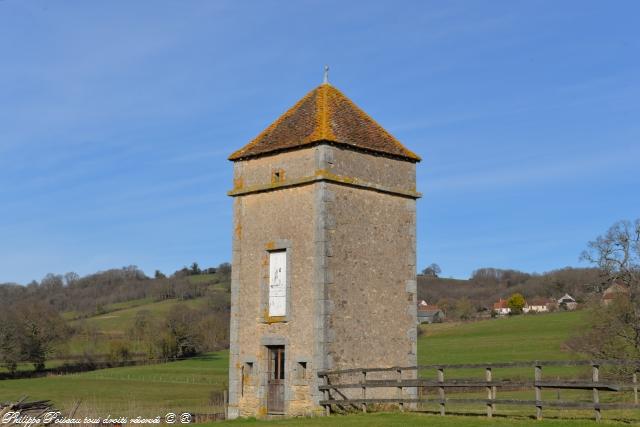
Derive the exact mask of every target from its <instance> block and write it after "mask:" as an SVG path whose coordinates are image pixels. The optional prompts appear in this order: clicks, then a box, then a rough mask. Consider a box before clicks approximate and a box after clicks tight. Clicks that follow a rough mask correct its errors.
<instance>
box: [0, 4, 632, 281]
mask: <svg viewBox="0 0 640 427" xmlns="http://www.w3.org/2000/svg"><path fill="white" fill-rule="evenodd" d="M638 16H640V3H638V2H635V1H628V2H624V1H616V2H602V1H574V2H572V1H562V2H557V1H526V2H520V1H439V2H435V1H419V2H398V1H393V2H392V1H387V2H375V1H366V2H364V1H363V2H341V1H335V2H334V1H330V0H324V1H302V2H300V1H289V2H285V1H254V2H239V1H204V0H203V1H196V0H189V1H185V0H172V1H158V0H154V1H150V0H149V1H135V2H132V1H109V2H87V1H81V0H78V1H64V0H60V1H55V2H54V1H46V0H4V1H0V282H9V281H15V282H19V283H27V282H28V281H30V280H32V279H36V280H39V279H41V278H42V277H43V276H44V275H45V274H46V273H48V272H56V273H64V272H67V271H76V272H78V273H80V274H88V273H91V272H94V271H97V270H103V269H107V268H111V267H121V266H124V265H131V264H134V265H138V266H139V267H141V268H142V269H144V270H145V271H146V272H147V273H149V274H152V273H153V271H154V270H155V269H160V270H162V271H164V272H172V271H174V270H176V269H178V268H181V267H182V266H184V265H187V264H190V263H191V262H193V261H198V262H199V263H200V264H201V265H203V266H210V265H217V264H218V263H220V262H223V261H227V260H230V258H231V256H230V248H231V233H230V230H231V199H230V198H229V197H227V196H226V194H225V193H226V191H227V190H228V189H229V188H230V187H231V163H230V162H228V161H227V160H226V158H227V155H228V154H230V153H231V152H232V151H234V150H235V149H237V148H239V147H241V146H242V145H244V144H245V143H247V142H248V141H249V140H251V139H252V138H253V137H254V136H255V135H257V134H258V133H259V132H260V131H261V130H262V129H263V128H264V127H266V126H267V125H268V124H269V123H270V122H271V121H272V120H274V119H275V118H277V117H278V116H279V115H280V114H281V113H282V112H283V111H284V110H286V109H287V108H288V107H289V106H291V105H292V104H293V103H295V102H296V101H297V100H298V99H299V98H300V97H302V96H303V95H304V94H305V93H307V92H308V91H309V90H310V89H312V88H313V87H314V86H316V85H317V84H319V83H320V81H321V79H322V67H323V65H324V64H325V63H327V64H329V65H330V66H331V75H330V80H331V82H332V84H334V85H335V86H336V87H338V88H340V89H341V90H342V91H343V92H344V93H345V94H346V95H347V96H349V97H350V98H351V99H353V100H354V101H355V102H356V103H357V104H358V105H359V106H360V107H362V108H363V109H364V110H365V111H367V112H368V113H369V114H371V115H372V116H373V117H374V118H376V119H377V120H378V122H380V123H381V124H382V125H383V126H384V127H385V128H387V129H388V130H389V131H390V132H391V133H393V134H394V135H395V136H396V137H398V138H399V139H400V140H401V141H402V142H403V143H405V145H407V147H409V148H410V149H412V150H414V151H415V152H417V153H419V154H420V155H421V156H422V157H423V159H424V160H423V162H421V163H419V165H418V186H419V189H420V190H421V191H422V192H423V194H424V197H423V198H422V199H421V200H420V201H419V202H418V212H419V213H418V265H419V267H420V268H422V267H424V266H425V265H426V264H428V263H431V262H437V263H438V264H440V266H441V268H442V270H443V275H444V276H452V277H459V278H464V277H467V276H468V275H469V274H470V273H471V272H472V271H473V270H474V269H476V268H479V267H487V266H492V267H502V268H516V269H521V270H525V271H537V272H542V271H547V270H550V269H555V268H561V267H564V266H568V265H573V266H580V265H581V264H580V263H579V261H578V256H579V254H580V252H581V250H582V249H583V248H584V247H585V243H586V242H587V241H588V240H590V239H592V238H594V237H595V236H596V235H598V234H600V233H602V232H603V231H605V230H606V228H607V227H608V226H609V225H611V224H612V223H613V222H614V221H616V220H619V219H623V218H628V219H633V218H637V217H640V213H639V212H640V197H638V184H640V172H638V159H639V158H640V143H639V137H640V121H639V120H638V119H639V118H640V101H639V100H640V26H639V25H637V17H638Z"/></svg>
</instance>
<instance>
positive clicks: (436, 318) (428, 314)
mask: <svg viewBox="0 0 640 427" xmlns="http://www.w3.org/2000/svg"><path fill="white" fill-rule="evenodd" d="M444 317H445V316H444V311H442V310H441V309H440V307H438V306H437V305H431V304H427V302H426V301H424V300H422V301H420V303H419V304H418V323H442V322H443V321H444Z"/></svg>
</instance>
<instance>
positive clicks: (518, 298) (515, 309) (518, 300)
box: [507, 293, 526, 314]
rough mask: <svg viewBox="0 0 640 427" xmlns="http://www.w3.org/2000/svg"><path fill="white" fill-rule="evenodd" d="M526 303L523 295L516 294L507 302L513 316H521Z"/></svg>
mask: <svg viewBox="0 0 640 427" xmlns="http://www.w3.org/2000/svg"><path fill="white" fill-rule="evenodd" d="M525 304H526V301H525V300H524V297H523V296H522V294H518V293H515V294H513V295H511V296H510V297H509V299H508V300H507V307H509V308H510V309H511V314H520V313H522V310H523V309H524V305H525Z"/></svg>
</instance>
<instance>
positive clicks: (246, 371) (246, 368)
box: [240, 362, 253, 396]
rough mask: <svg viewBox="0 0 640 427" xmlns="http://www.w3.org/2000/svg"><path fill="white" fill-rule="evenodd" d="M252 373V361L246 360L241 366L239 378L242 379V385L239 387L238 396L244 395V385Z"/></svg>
mask: <svg viewBox="0 0 640 427" xmlns="http://www.w3.org/2000/svg"><path fill="white" fill-rule="evenodd" d="M252 373H253V362H247V363H245V364H244V365H243V366H242V372H241V376H240V379H241V381H242V385H241V387H240V396H244V386H245V385H246V384H247V383H248V382H249V381H250V380H249V378H250V377H251V374H252Z"/></svg>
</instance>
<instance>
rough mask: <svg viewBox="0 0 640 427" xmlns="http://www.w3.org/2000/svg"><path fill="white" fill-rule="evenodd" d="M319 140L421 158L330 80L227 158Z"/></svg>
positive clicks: (271, 150) (298, 145)
mask: <svg viewBox="0 0 640 427" xmlns="http://www.w3.org/2000/svg"><path fill="white" fill-rule="evenodd" d="M322 141H325V142H331V143H334V144H339V145H345V146H351V147H354V148H360V149H363V150H367V151H375V152H378V153H384V154H389V155H392V156H396V157H401V158H405V159H408V160H410V161H414V162H419V161H420V157H419V156H418V155H416V154H415V153H413V152H411V151H409V150H408V149H406V148H405V147H404V146H403V145H402V144H401V143H400V142H399V141H398V140H397V139H395V138H394V137H393V136H392V135H391V134H390V133H389V132H387V131H386V130H384V129H383V128H382V126H380V125H379V124H378V123H376V121H375V120H373V119H372V118H371V117H369V116H368V115H367V113H365V112H364V111H362V110H361V109H360V108H359V107H358V106H357V105H355V104H354V103H353V102H352V101H351V100H350V99H349V98H347V97H346V96H345V95H344V94H343V93H342V92H340V91H339V90H338V89H336V88H335V87H333V86H331V85H329V84H322V85H320V86H318V87H316V88H315V89H313V90H312V91H311V92H309V93H308V94H306V95H305V96H304V97H303V98H302V99H301V100H300V101H298V102H297V103H296V104H295V105H294V106H293V107H291V108H290V109H289V110H288V111H287V112H286V113H284V114H283V115H282V116H280V118H278V120H276V121H275V122H273V123H272V124H271V125H270V126H269V127H268V128H266V129H265V130H264V131H262V133H261V134H260V135H258V136H257V137H256V138H255V139H254V140H253V141H251V142H250V143H249V144H247V145H246V146H244V147H243V148H241V149H240V150H238V151H236V152H235V153H233V154H231V156H229V160H240V159H244V158H248V157H254V156H258V155H262V154H266V153H271V152H274V151H281V150H288V149H292V148H299V147H304V146H306V145H311V144H314V143H318V142H322Z"/></svg>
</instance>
